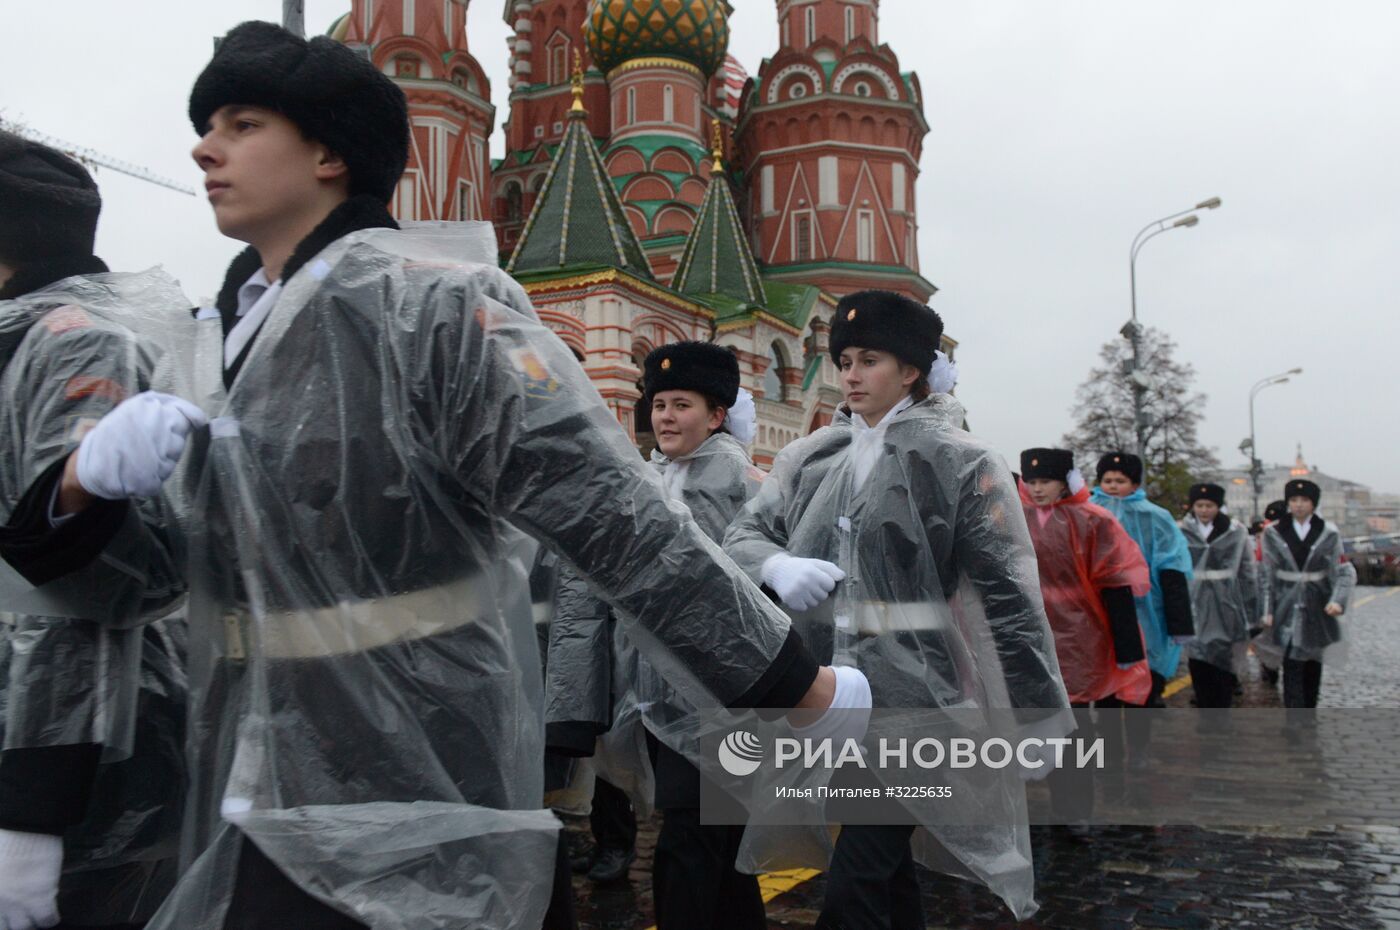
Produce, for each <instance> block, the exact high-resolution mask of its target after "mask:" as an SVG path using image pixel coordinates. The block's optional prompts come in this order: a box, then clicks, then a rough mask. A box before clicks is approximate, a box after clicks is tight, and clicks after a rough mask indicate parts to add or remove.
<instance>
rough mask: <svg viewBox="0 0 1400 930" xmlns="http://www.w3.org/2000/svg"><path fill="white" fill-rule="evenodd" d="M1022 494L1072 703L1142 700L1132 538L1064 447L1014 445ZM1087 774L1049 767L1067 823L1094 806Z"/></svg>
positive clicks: (1143, 582)
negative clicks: (1094, 495)
mask: <svg viewBox="0 0 1400 930" xmlns="http://www.w3.org/2000/svg"><path fill="white" fill-rule="evenodd" d="M1021 502H1022V504H1023V505H1024V507H1025V514H1026V525H1027V526H1028V527H1029V529H1030V533H1031V542H1032V543H1033V544H1034V546H1035V555H1036V561H1037V563H1038V565H1039V568H1040V592H1041V595H1042V596H1043V597H1044V598H1045V613H1046V615H1047V616H1048V617H1049V619H1050V629H1051V630H1052V631H1054V634H1055V654H1056V655H1057V656H1058V657H1059V661H1060V673H1061V674H1062V675H1063V676H1064V680H1065V690H1067V691H1068V692H1069V701H1070V706H1071V707H1080V708H1087V707H1089V706H1091V705H1093V704H1095V703H1097V704H1099V705H1101V706H1105V707H1107V706H1113V707H1117V706H1120V705H1121V704H1124V703H1127V704H1138V705H1140V704H1142V703H1144V702H1145V701H1146V700H1147V696H1148V694H1149V692H1150V691H1151V690H1152V675H1151V673H1150V672H1149V671H1148V667H1147V654H1146V652H1145V651H1144V649H1143V641H1142V631H1141V629H1139V627H1138V620H1137V608H1136V606H1135V604H1134V603H1133V598H1134V596H1135V595H1143V594H1146V593H1147V591H1148V589H1149V588H1150V587H1151V584H1152V582H1151V579H1150V575H1149V573H1148V570H1147V563H1146V562H1145V561H1143V558H1142V552H1141V550H1139V549H1138V546H1137V543H1135V542H1133V540H1132V538H1131V537H1129V536H1128V534H1127V532H1126V531H1125V530H1124V529H1123V527H1122V525H1120V524H1119V523H1118V521H1117V520H1115V519H1114V518H1113V515H1112V514H1110V513H1109V512H1108V511H1106V510H1104V509H1103V508H1102V507H1099V506H1098V505H1096V504H1092V503H1090V502H1089V488H1088V486H1087V485H1085V483H1084V477H1083V476H1082V475H1081V474H1080V473H1079V469H1077V468H1075V467H1074V454H1073V453H1072V452H1070V451H1069V450H1068V449H1043V448H1042V449H1027V450H1025V451H1024V452H1022V453H1021ZM1092 776H1093V770H1092V769H1085V770H1083V771H1082V772H1081V771H1076V770H1075V769H1072V768H1064V769H1059V770H1057V771H1055V772H1052V773H1050V776H1049V779H1048V783H1049V786H1050V791H1051V797H1052V800H1053V802H1054V805H1055V810H1056V814H1057V816H1058V817H1061V818H1063V819H1065V820H1066V821H1067V822H1068V823H1069V824H1070V825H1071V827H1076V826H1082V825H1083V824H1084V822H1085V821H1087V820H1088V819H1089V817H1090V816H1091V815H1092V814H1093V805H1094V789H1093V777H1092Z"/></svg>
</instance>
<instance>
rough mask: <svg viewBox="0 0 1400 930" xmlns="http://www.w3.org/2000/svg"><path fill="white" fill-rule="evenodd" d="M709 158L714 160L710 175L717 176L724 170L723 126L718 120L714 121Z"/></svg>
mask: <svg viewBox="0 0 1400 930" xmlns="http://www.w3.org/2000/svg"><path fill="white" fill-rule="evenodd" d="M710 157H711V158H712V159H714V163H713V164H711V165H710V173H711V174H719V173H720V172H721V171H723V170H724V124H723V123H721V122H720V121H719V120H715V121H714V132H713V133H712V134H711V137H710Z"/></svg>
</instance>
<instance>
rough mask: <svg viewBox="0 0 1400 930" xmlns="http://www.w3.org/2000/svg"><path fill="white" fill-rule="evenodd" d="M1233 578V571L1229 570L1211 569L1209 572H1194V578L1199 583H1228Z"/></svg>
mask: <svg viewBox="0 0 1400 930" xmlns="http://www.w3.org/2000/svg"><path fill="white" fill-rule="evenodd" d="M1233 577H1235V571H1234V569H1231V568H1212V569H1210V570H1209V571H1204V572H1196V578H1197V579H1199V580H1201V581H1229V580H1230V579H1231V578H1233Z"/></svg>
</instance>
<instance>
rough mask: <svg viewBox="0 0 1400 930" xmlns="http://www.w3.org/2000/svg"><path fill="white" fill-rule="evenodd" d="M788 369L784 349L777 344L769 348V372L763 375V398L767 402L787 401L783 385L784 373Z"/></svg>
mask: <svg viewBox="0 0 1400 930" xmlns="http://www.w3.org/2000/svg"><path fill="white" fill-rule="evenodd" d="M786 367H787V363H786V362H784V361H783V348H782V346H780V345H778V344H777V343H776V342H774V343H771V344H769V346H768V370H767V371H765V372H764V373H763V396H764V398H765V399H767V400H771V401H774V402H777V403H781V402H783V401H785V400H787V396H786V392H785V389H784V385H783V376H782V371H783V369H784V368H786Z"/></svg>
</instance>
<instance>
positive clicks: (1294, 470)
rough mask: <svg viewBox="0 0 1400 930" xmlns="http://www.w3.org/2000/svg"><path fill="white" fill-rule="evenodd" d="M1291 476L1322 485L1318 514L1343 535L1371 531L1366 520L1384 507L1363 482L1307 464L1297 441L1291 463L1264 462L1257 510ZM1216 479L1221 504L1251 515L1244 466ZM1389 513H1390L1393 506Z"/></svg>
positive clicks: (1250, 491)
mask: <svg viewBox="0 0 1400 930" xmlns="http://www.w3.org/2000/svg"><path fill="white" fill-rule="evenodd" d="M1293 478H1306V479H1307V480H1309V481H1312V482H1314V483H1315V484H1317V486H1318V487H1319V488H1321V489H1322V501H1321V503H1320V504H1319V505H1318V508H1317V513H1318V516H1320V517H1322V518H1323V519H1324V520H1330V521H1331V522H1333V523H1335V524H1337V526H1338V527H1339V528H1340V529H1341V531H1342V535H1343V536H1347V537H1352V536H1367V535H1370V534H1371V533H1372V532H1375V530H1373V529H1372V524H1371V522H1370V521H1371V520H1372V519H1381V518H1383V517H1384V514H1385V513H1386V511H1385V509H1384V508H1380V509H1379V510H1378V509H1377V508H1376V505H1375V501H1373V496H1372V494H1371V489H1370V488H1369V487H1367V486H1366V485H1364V484H1360V483H1358V482H1355V481H1348V480H1347V479H1345V478H1337V477H1334V476H1332V475H1329V474H1327V473H1326V472H1323V471H1321V470H1320V469H1318V468H1317V467H1315V466H1313V465H1309V464H1308V462H1307V461H1306V460H1305V459H1304V458H1303V447H1302V445H1301V444H1300V445H1299V446H1298V454H1297V457H1296V458H1295V459H1294V461H1293V464H1292V465H1265V466H1264V475H1263V479H1262V490H1261V491H1260V492H1259V509H1260V511H1261V512H1262V511H1263V509H1264V508H1265V507H1266V506H1268V504H1269V501H1274V500H1279V499H1281V498H1282V497H1283V486H1284V485H1285V484H1286V483H1287V482H1288V481H1289V480H1291V479H1293ZM1220 483H1221V484H1222V485H1224V487H1225V505H1226V506H1227V507H1229V508H1230V512H1231V513H1232V514H1234V515H1235V516H1236V517H1239V518H1240V519H1243V520H1246V521H1247V520H1249V519H1250V518H1251V517H1252V516H1253V496H1254V489H1253V485H1252V483H1251V481H1250V477H1249V468H1248V466H1246V467H1244V468H1233V469H1227V470H1225V471H1224V472H1223V473H1222V477H1221V481H1220ZM1390 513H1392V514H1393V513H1394V508H1391V510H1390ZM1392 519H1393V517H1392Z"/></svg>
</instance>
